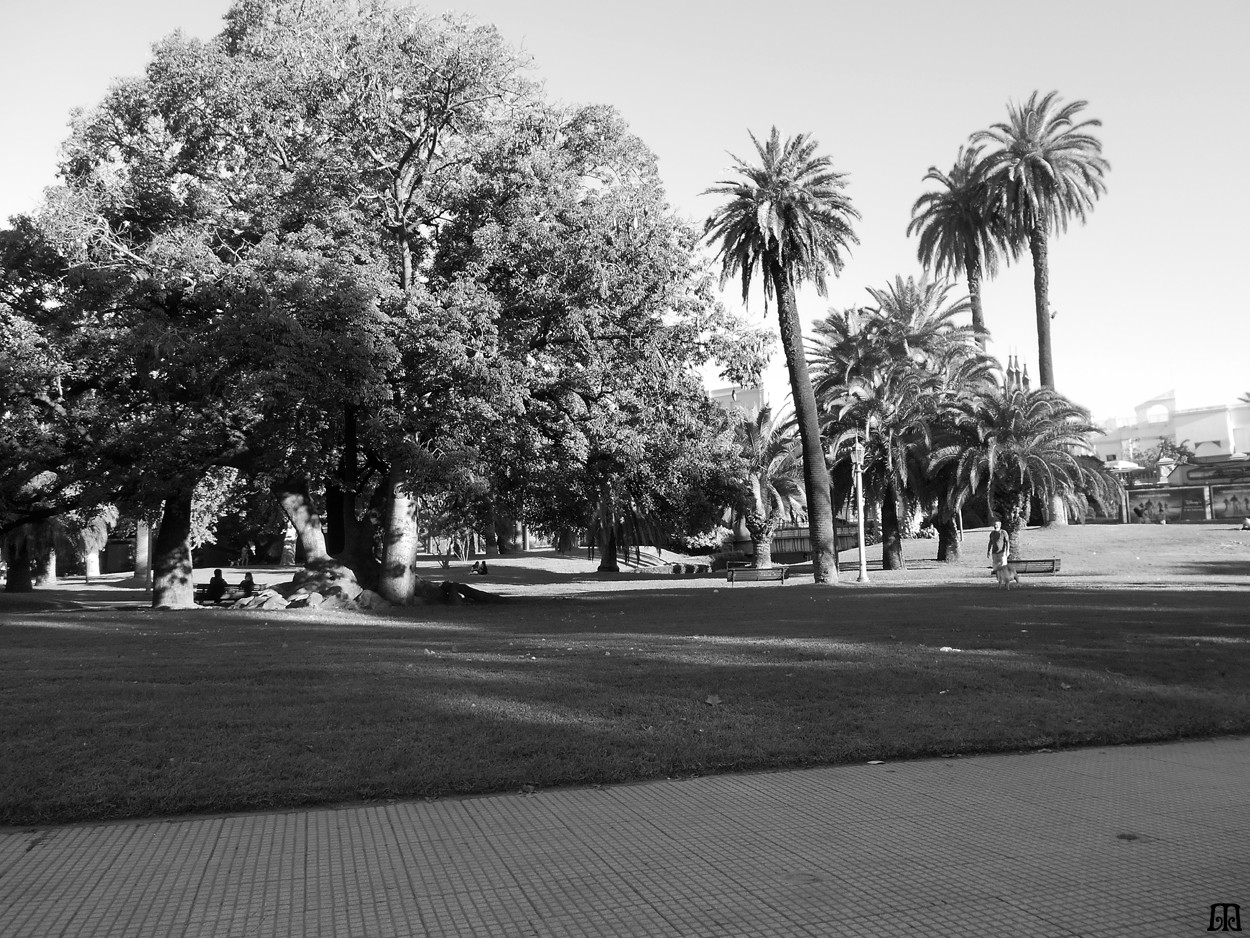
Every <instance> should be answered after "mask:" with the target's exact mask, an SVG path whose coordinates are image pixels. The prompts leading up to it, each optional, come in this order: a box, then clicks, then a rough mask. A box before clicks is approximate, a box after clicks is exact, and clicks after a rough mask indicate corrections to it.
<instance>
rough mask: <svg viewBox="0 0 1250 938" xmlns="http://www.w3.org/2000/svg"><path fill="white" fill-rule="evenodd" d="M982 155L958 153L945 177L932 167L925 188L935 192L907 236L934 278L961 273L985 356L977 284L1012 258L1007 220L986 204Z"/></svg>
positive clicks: (921, 201)
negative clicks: (917, 240) (935, 186)
mask: <svg viewBox="0 0 1250 938" xmlns="http://www.w3.org/2000/svg"><path fill="white" fill-rule="evenodd" d="M980 160H981V151H980V149H979V148H977V147H969V148H968V149H964V148H963V147H960V148H959V153H958V154H957V155H956V156H955V165H954V166H952V167H951V169H950V172H948V173H944V172H942V171H941V170H939V169H938V168H937V167H936V166H930V167H929V171H928V172H927V173H925V176H924V181H925V182H930V181H932V182H935V183H937V184H938V186H939V187H940V188H939V189H938V190H937V191H936V192H926V193H925V194H924V195H922V196H920V198H918V199H916V201H915V203H914V204H913V205H912V207H911V216H912V217H911V222H910V223H909V224H908V225H907V234H908V235H909V236H910V235H913V234H915V235H919V236H920V243H919V245H918V246H917V248H916V257H917V259H918V260H919V261H920V263H921V264H923V265H924V266H925V269H926V270H932V271H933V272H934V273H935V274H936V275H937V276H939V277H942V276H947V275H951V276H953V275H956V274H959V273H962V274H963V275H964V277H966V278H967V281H968V296H969V300H970V305H971V308H972V328H973V329H974V330H975V331H976V336H977V345H979V346H980V347H981V350H982V351H984V350H985V336H986V334H987V330H986V328H985V313H984V310H983V309H982V305H981V280H982V278H983V277H985V276H987V275H988V276H991V277H992V276H994V275H995V274H997V273H998V262H999V258H1000V256H1004V255H1007V254H1013V255H1014V253H1015V251H1014V250H1012V249H1011V239H1010V238H1009V237H1008V229H1007V226H1006V223H1005V219H1004V218H1003V217H1002V216H1001V215H1000V214H999V213H997V212H996V211H994V204H993V202H992V201H991V199H990V198H989V195H988V189H987V186H986V182H985V179H984V177H983V176H982V175H981V173H980V172H979V171H978V167H979V164H980Z"/></svg>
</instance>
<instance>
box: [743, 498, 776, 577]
mask: <svg viewBox="0 0 1250 938" xmlns="http://www.w3.org/2000/svg"><path fill="white" fill-rule="evenodd" d="M779 520H780V516H779V515H777V514H774V515H773V516H772V517H770V518H763V517H762V516H760V515H758V514H755V513H754V512H753V513H751V514H748V515H747V516H746V519H745V521H746V526H747V533H748V534H750V535H751V551H752V554H753V555H754V557H755V561H754V564H755V566H756V567H757V568H759V569H765V568H768V567H771V566H772V565H773V533H774V532H775V531H776V530H777V523H778V521H779Z"/></svg>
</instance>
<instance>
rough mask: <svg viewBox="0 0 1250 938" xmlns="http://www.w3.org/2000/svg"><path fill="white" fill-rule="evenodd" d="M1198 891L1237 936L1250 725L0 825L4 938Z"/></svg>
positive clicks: (1028, 918) (1114, 930)
mask: <svg viewBox="0 0 1250 938" xmlns="http://www.w3.org/2000/svg"><path fill="white" fill-rule="evenodd" d="M1217 903H1218V904H1220V905H1221V906H1222V905H1223V904H1224V903H1237V904H1239V905H1240V907H1241V909H1242V910H1243V921H1244V924H1243V928H1245V929H1246V930H1250V738H1247V739H1236V740H1219V741H1212V742H1192V743H1181V744H1172V745H1159V746H1138V747H1125V748H1108V749H1091V750H1084V751H1076V752H1060V753H1036V754H1032V755H1022V756H993V757H977V758H966V759H951V760H941V759H939V760H929V761H922V762H910V763H894V764H887V765H857V766H845V767H840V768H826V769H811V770H806V771H797V772H780V773H776V774H763V775H729V776H720V777H714V778H700V779H694V780H690V781H672V782H659V783H654V784H646V785H631V786H622V787H615V788H602V789H576V790H568V791H552V792H537V793H534V794H530V795H498V796H492V797H485V798H470V799H464V800H446V801H438V802H418V803H401V804H389V805H379V806H372V807H353V808H341V809H324V810H312V811H291V812H282V813H274V814H252V815H242V816H231V817H212V818H200V819H194V820H170V821H162V820H150V821H140V822H127V823H117V824H104V825H93V826H84V827H62V828H48V829H41V830H30V831H13V830H5V831H0V934H2V935H4V936H5V938H27V936H92V938H109V936H132V935H133V936H143V938H149V936H155V938H164V936H179V938H182V936H187V938H189V936H213V938H225V936H269V935H283V936H305V935H309V936H317V935H326V936H329V935H333V936H339V935H350V936H361V938H381V936H418V935H420V936H425V935H431V936H453V935H454V936H473V938H487V936H492V938H493V936H548V935H550V936H569V938H582V936H600V935H639V936H669V935H673V936H691V938H700V936H708V938H711V936H769V938H771V936H790V935H802V936H838V935H848V936H849V935H854V936H867V935H882V936H895V935H902V934H910V933H915V934H922V935H942V936H944V935H969V936H973V935H975V936H998V935H1005V936H1014V935H1019V936H1028V938H1046V936H1072V935H1080V936H1086V938H1094V936H1121V935H1122V936H1134V938H1139V936H1140V938H1148V936H1160V938H1174V936H1179V935H1199V934H1208V931H1207V929H1208V926H1209V925H1210V923H1211V916H1212V911H1211V906H1212V905H1213V904H1217ZM1225 911H1226V910H1224V909H1223V908H1221V909H1220V912H1221V913H1223V912H1225ZM1227 911H1228V912H1231V911H1232V910H1231V909H1229V910H1227Z"/></svg>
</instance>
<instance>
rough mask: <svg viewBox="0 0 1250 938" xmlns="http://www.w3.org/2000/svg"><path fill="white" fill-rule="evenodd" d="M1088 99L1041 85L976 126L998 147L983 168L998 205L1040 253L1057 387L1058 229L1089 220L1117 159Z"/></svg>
mask: <svg viewBox="0 0 1250 938" xmlns="http://www.w3.org/2000/svg"><path fill="white" fill-rule="evenodd" d="M1086 104H1087V102H1085V101H1070V102H1068V103H1066V104H1065V103H1063V101H1062V100H1061V99H1060V97H1059V94H1058V92H1055V91H1051V92H1049V93H1048V94H1045V95H1040V96H1039V94H1038V92H1036V91H1035V92H1033V94H1031V95H1029V98H1028V100H1027V101H1025V102H1024V103H1023V104H1009V105H1008V107H1007V114H1008V118H1007V120H1006V121H1005V122H1002V123H998V124H994V125H993V126H991V127H990V128H989V129H988V130H982V131H978V132H977V133H975V134H973V136H972V142H973V143H974V144H980V143H985V144H988V145H990V146H991V147H992V148H993V149H991V150H990V151H989V152H988V153H987V154H986V155H985V158H984V160H983V161H982V162H981V164H980V166H979V168H978V172H979V173H980V174H981V175H982V176H983V177H984V179H985V182H986V183H987V185H988V189H987V190H986V191H987V195H988V196H989V199H990V209H991V211H993V212H996V213H999V214H1001V215H1002V216H1003V217H1004V218H1005V219H1006V221H1007V223H1008V225H1009V226H1010V233H1011V237H1012V238H1013V239H1017V238H1018V239H1021V240H1027V241H1028V244H1029V250H1030V252H1031V253H1032V255H1033V293H1034V304H1035V312H1036V317H1037V350H1038V378H1039V381H1040V382H1041V385H1042V387H1045V388H1051V389H1053V388H1054V387H1055V368H1054V360H1053V355H1052V351H1051V338H1050V318H1051V316H1050V266H1049V264H1050V262H1049V250H1050V248H1049V244H1050V236H1051V235H1052V234H1054V233H1056V232H1060V231H1066V230H1067V227H1068V223H1069V221H1071V220H1072V219H1077V220H1079V221H1081V222H1082V223H1083V222H1084V221H1085V219H1086V216H1087V215H1088V213H1089V212H1090V211H1091V210H1092V209H1093V206H1094V202H1095V201H1097V199H1098V197H1099V196H1100V195H1102V194H1103V193H1104V192H1105V191H1106V188H1107V186H1106V174H1107V172H1108V171H1109V170H1110V164H1109V163H1108V162H1107V161H1106V160H1105V159H1104V158H1103V156H1102V143H1101V141H1100V140H1099V139H1098V138H1097V137H1096V136H1095V135H1094V134H1093V133H1091V130H1092V128H1095V127H1099V126H1101V123H1102V122H1101V121H1098V120H1094V119H1092V118H1088V119H1084V120H1082V119H1081V112H1082V111H1083V110H1085V107H1086Z"/></svg>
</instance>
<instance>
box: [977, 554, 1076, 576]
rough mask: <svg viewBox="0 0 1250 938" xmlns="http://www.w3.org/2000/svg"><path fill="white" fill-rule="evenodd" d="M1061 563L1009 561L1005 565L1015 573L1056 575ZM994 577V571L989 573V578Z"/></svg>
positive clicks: (1050, 561)
mask: <svg viewBox="0 0 1250 938" xmlns="http://www.w3.org/2000/svg"><path fill="white" fill-rule="evenodd" d="M1060 563H1061V561H1060V560H1059V559H1058V558H1052V559H1050V560H1009V561H1007V565H1008V566H1009V567H1011V569H1013V570H1015V571H1016V573H1058V572H1059V565H1060ZM993 575H994V571H993V570H991V571H990V576H993Z"/></svg>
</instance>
